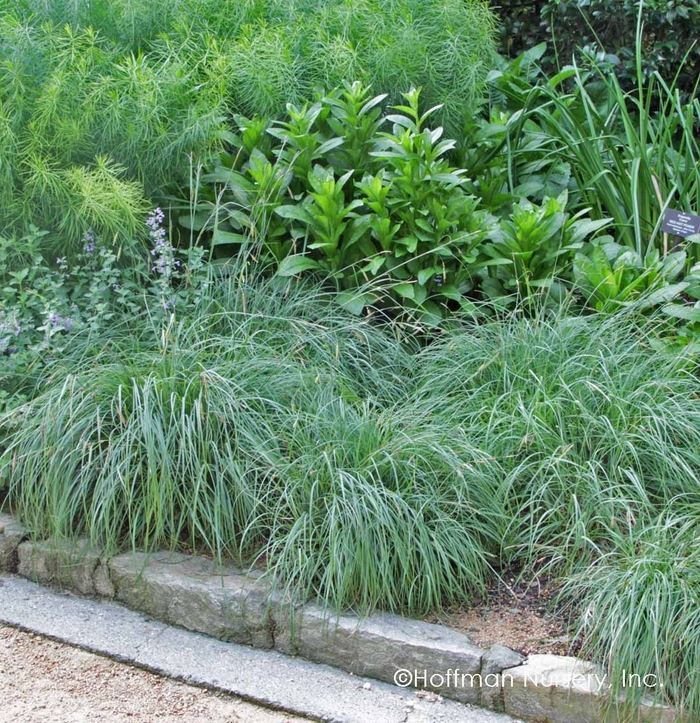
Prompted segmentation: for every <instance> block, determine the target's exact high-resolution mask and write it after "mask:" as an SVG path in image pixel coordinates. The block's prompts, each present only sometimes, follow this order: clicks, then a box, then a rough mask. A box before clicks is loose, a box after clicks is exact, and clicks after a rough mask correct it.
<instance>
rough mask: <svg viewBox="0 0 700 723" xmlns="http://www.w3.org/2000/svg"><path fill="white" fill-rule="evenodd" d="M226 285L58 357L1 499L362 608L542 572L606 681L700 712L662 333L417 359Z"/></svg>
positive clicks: (441, 344)
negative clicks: (232, 561) (638, 679)
mask: <svg viewBox="0 0 700 723" xmlns="http://www.w3.org/2000/svg"><path fill="white" fill-rule="evenodd" d="M223 268H224V270H226V269H228V271H230V272H231V280H230V281H225V279H224V277H220V278H218V280H217V283H216V284H213V285H212V288H213V289H215V290H213V291H212V292H211V293H210V294H209V295H208V297H207V298H203V299H202V301H201V302H200V303H199V306H198V307H197V308H196V309H195V310H194V311H190V312H188V314H187V315H185V316H183V317H182V318H179V317H173V318H172V319H171V320H170V321H166V323H165V324H160V325H155V326H154V328H153V329H150V330H149V329H146V330H144V329H143V325H141V330H140V332H139V333H134V330H130V329H116V330H113V331H112V332H111V333H106V332H105V333H104V335H103V337H101V338H99V339H98V338H93V339H91V340H90V341H89V343H87V344H83V345H80V344H77V343H76V344H73V345H71V347H70V349H69V350H68V351H67V352H66V355H65V356H64V358H63V360H62V361H61V362H57V363H55V364H54V365H53V366H52V367H51V368H50V369H48V370H47V374H46V376H45V377H44V379H43V383H42V385H41V388H40V389H39V391H38V393H36V395H35V396H34V397H33V398H32V399H31V400H29V401H27V402H26V403H24V404H23V405H21V406H18V407H16V408H15V409H13V410H10V411H8V412H5V413H4V414H3V415H2V416H1V417H0V431H1V432H2V435H3V456H2V466H1V468H0V470H1V471H0V474H1V475H2V477H1V479H2V480H3V484H4V485H5V486H6V493H7V497H8V502H9V504H10V505H11V506H12V507H13V508H14V509H15V510H16V511H17V512H18V513H19V514H20V515H21V517H22V518H23V520H24V521H25V522H26V523H27V524H28V525H29V527H30V528H31V529H32V530H33V531H34V532H35V533H36V534H49V535H51V536H54V537H58V538H66V537H73V536H76V535H82V536H87V537H89V538H90V539H91V540H92V541H93V542H94V543H97V544H101V545H104V546H105V547H106V548H107V550H108V551H115V550H117V549H123V548H130V547H141V548H146V549H156V548H162V547H170V548H177V547H178V546H181V545H183V544H184V545H187V546H188V547H190V548H194V549H196V550H199V551H207V552H210V553H212V554H214V555H216V556H219V557H221V556H232V557H235V558H237V559H242V560H247V561H249V562H254V561H258V562H264V564H265V565H266V568H267V571H268V574H270V575H271V576H273V577H274V579H276V580H277V581H278V583H279V584H280V585H282V586H284V587H286V588H287V589H288V590H289V591H290V592H291V593H293V594H295V595H298V596H299V597H301V598H302V599H306V598H308V597H317V598H319V599H321V600H323V601H325V602H326V603H327V604H329V605H333V606H336V607H337V608H347V607H357V608H361V609H365V610H367V609H371V608H373V607H377V606H378V607H383V608H387V609H392V610H409V611H425V610H427V609H435V608H440V607H441V606H443V605H444V604H446V603H450V602H458V601H464V600H468V599H470V598H471V597H473V596H474V595H476V594H478V593H479V591H481V590H482V589H483V585H484V583H485V582H486V581H488V580H489V579H490V578H492V577H493V576H494V575H496V574H498V572H499V569H500V568H501V567H502V566H504V565H509V566H511V569H512V568H513V567H518V568H520V569H521V570H522V575H523V576H530V575H537V574H539V573H540V572H542V570H543V569H544V570H545V571H546V572H547V573H548V574H549V575H550V576H554V577H557V578H558V579H560V580H561V581H563V582H564V586H563V588H562V590H563V592H562V595H563V598H562V599H563V601H564V602H566V603H568V604H570V606H571V613H572V616H573V619H574V621H578V622H577V625H578V627H579V628H580V630H582V631H583V632H584V633H585V641H586V645H587V646H588V647H587V649H588V650H589V651H590V652H591V654H592V655H593V656H594V657H595V658H596V659H598V660H601V661H603V662H606V663H607V664H608V666H609V669H610V671H611V676H612V677H611V681H613V683H614V681H615V680H616V679H617V680H618V681H619V680H620V675H621V671H622V670H623V669H624V670H626V671H627V672H628V673H630V672H631V673H636V672H644V673H645V674H647V673H654V674H656V675H657V676H658V678H659V679H660V680H663V681H664V687H663V688H662V689H661V688H659V689H656V690H653V691H649V692H651V693H654V694H657V695H658V696H659V697H658V699H659V700H663V701H664V702H667V703H673V704H675V705H679V706H682V707H684V709H685V710H688V711H690V712H691V713H693V711H697V709H698V705H699V703H698V700H699V699H698V696H699V695H700V689H699V688H698V683H697V680H696V678H695V677H694V676H693V675H692V674H691V671H692V670H693V667H694V666H695V664H696V662H697V660H696V658H697V655H696V648H697V637H698V636H697V630H698V624H697V613H696V608H697V605H696V601H697V599H698V595H700V580H698V575H697V560H698V552H697V544H696V540H695V529H696V526H697V522H698V510H699V509H700V490H699V489H698V487H697V483H696V480H697V479H699V478H700V452H699V451H698V450H700V411H698V403H697V402H698V394H699V392H700V385H699V383H698V380H697V361H696V360H695V359H694V358H693V357H692V355H691V353H690V352H686V353H675V354H673V355H671V354H667V353H665V352H663V351H659V350H658V348H657V345H656V344H654V338H655V335H656V334H657V333H658V329H657V327H656V324H657V323H660V322H657V321H655V320H654V319H651V320H649V319H646V320H644V319H640V318H637V317H636V316H634V314H633V312H630V313H626V314H621V313H618V314H616V315H609V316H607V315H595V316H588V317H582V316H575V315H572V314H571V313H570V310H567V309H562V310H560V311H559V312H557V313H554V314H552V313H550V312H544V311H543V312H542V313H541V314H539V315H537V314H535V315H530V316H524V315H522V314H521V313H520V312H519V311H516V312H515V313H512V314H510V315H509V316H508V317H506V318H490V319H478V320H470V319H469V318H466V317H464V318H456V319H455V320H454V322H453V323H452V324H451V326H450V328H449V329H446V330H445V331H444V332H443V333H442V335H441V337H440V338H438V339H435V340H434V341H433V342H432V343H431V344H429V345H428V346H425V347H424V348H422V349H419V348H417V347H416V346H415V345H414V343H413V342H411V341H410V340H407V339H404V338H402V337H400V336H397V333H398V332H397V327H385V328H383V327H381V326H379V325H377V324H373V323H370V322H369V321H368V320H367V319H364V320H362V319H359V318H357V317H354V316H351V315H348V314H345V313H344V312H342V311H341V310H340V309H338V307H337V306H336V305H333V304H332V303H331V298H330V297H328V298H327V297H326V296H325V295H324V294H323V293H321V292H320V291H319V290H317V289H314V288H313V287H309V286H306V285H298V284H297V283H296V282H290V281H288V280H284V281H281V280H280V279H279V278H277V279H272V280H267V281H261V280H259V279H253V278H249V276H248V271H247V269H246V267H245V266H236V265H233V266H231V267H223ZM615 676H617V678H616V677H615ZM634 694H635V695H637V694H641V693H640V692H639V691H635V693H634ZM631 700H632V698H630V701H631Z"/></svg>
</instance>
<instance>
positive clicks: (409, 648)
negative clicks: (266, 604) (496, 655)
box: [275, 603, 484, 704]
mask: <svg viewBox="0 0 700 723" xmlns="http://www.w3.org/2000/svg"><path fill="white" fill-rule="evenodd" d="M292 622H293V625H291V626H290V624H289V621H288V620H287V621H285V624H284V625H282V624H281V621H280V620H279V617H278V619H277V626H278V627H277V630H276V634H275V649H276V650H279V651H280V652H282V653H286V654H288V655H299V656H300V657H302V658H306V659H307V660H313V661H315V662H318V663H326V664H328V665H335V666H337V667H339V668H342V669H343V670H347V671H348V672H351V673H355V674H357V675H366V676H369V677H371V678H376V679H377V680H383V681H386V682H388V683H393V682H395V676H396V674H397V671H403V672H404V674H405V675H408V674H410V675H411V677H412V679H413V683H414V684H416V683H417V686H416V687H423V688H428V689H430V690H434V691H436V692H438V693H440V694H444V695H446V696H448V697H450V698H454V699H455V700H459V701H460V702H462V703H474V704H478V703H479V702H480V698H481V691H480V688H479V686H478V685H474V683H475V682H478V674H479V673H480V671H481V658H482V655H483V652H484V651H483V650H482V649H481V648H478V647H477V646H476V645H472V643H471V642H470V641H469V639H468V638H467V637H466V636H465V635H462V634H461V633H458V632H456V631H453V630H450V629H449V628H444V627H441V626H438V625H432V624H430V623H424V622H421V621H420V620H407V619H406V618H401V617H399V616H397V615H389V614H382V613H378V614H375V615H371V616H369V617H367V618H364V619H358V618H356V617H351V616H345V615H341V616H337V615H330V616H329V614H328V612H327V611H325V610H323V609H322V608H320V607H318V606H317V605H314V604H313V603H310V604H307V605H304V606H303V607H301V608H299V609H297V610H296V611H295V616H294V620H293V621H292ZM449 671H452V672H451V673H450V672H449ZM462 681H464V685H461V684H457V685H453V683H455V682H457V683H462Z"/></svg>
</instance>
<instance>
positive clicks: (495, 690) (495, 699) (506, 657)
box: [481, 645, 525, 711]
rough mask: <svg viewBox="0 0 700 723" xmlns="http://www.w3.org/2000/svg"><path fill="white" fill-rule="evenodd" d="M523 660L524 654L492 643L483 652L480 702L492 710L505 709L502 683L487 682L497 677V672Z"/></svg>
mask: <svg viewBox="0 0 700 723" xmlns="http://www.w3.org/2000/svg"><path fill="white" fill-rule="evenodd" d="M524 660H525V658H524V656H522V655H520V653H516V652H515V651H514V650H511V649H510V648H506V647H505V645H492V646H491V648H490V649H489V650H488V652H486V653H485V654H484V657H483V659H482V663H481V676H482V679H483V680H482V682H483V683H484V684H483V685H482V689H481V704H482V705H483V706H485V707H486V708H491V709H492V710H500V711H503V710H505V702H504V699H503V685H493V686H491V685H489V683H490V682H491V681H492V680H494V678H496V679H498V682H499V683H500V682H501V681H500V679H499V674H500V673H502V672H503V671H504V670H506V669H508V668H515V667H517V666H519V665H522V663H523V661H524Z"/></svg>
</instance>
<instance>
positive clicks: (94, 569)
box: [18, 540, 113, 597]
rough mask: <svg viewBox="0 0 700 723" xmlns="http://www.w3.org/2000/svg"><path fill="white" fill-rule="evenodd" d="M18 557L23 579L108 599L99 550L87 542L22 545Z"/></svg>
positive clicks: (24, 543)
mask: <svg viewBox="0 0 700 723" xmlns="http://www.w3.org/2000/svg"><path fill="white" fill-rule="evenodd" d="M18 553H19V567H18V572H19V574H20V575H22V576H23V577H26V578H29V579H30V580H34V581H35V582H39V583H42V584H45V585H59V586H62V587H67V588H70V589H71V590H75V591H76V592H78V593H80V594H81V595H99V596H106V597H112V594H113V591H110V585H109V578H108V577H107V574H106V568H105V567H104V565H103V563H102V561H101V550H99V549H96V548H94V547H92V546H91V545H90V543H89V542H88V541H87V540H73V541H70V542H61V543H56V542H54V541H52V540H46V541H44V542H23V543H22V544H21V545H20V546H19V548H18ZM110 592H111V593H112V594H110Z"/></svg>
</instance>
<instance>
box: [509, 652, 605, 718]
mask: <svg viewBox="0 0 700 723" xmlns="http://www.w3.org/2000/svg"><path fill="white" fill-rule="evenodd" d="M502 676H503V695H504V702H505V710H506V713H508V714H509V715H513V716H515V717H521V718H528V719H530V720H533V721H545V722H546V723H598V721H600V720H602V718H601V716H602V709H603V703H604V695H605V693H606V691H607V688H608V686H607V683H606V678H605V674H604V672H603V671H602V669H601V668H600V667H599V666H597V665H594V664H593V663H588V662H586V661H583V660H579V659H578V658H571V657H566V656H560V655H531V656H529V657H528V659H527V661H526V662H525V664H524V665H521V666H519V667H516V668H508V669H507V670H505V671H504V672H503V674H502Z"/></svg>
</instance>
